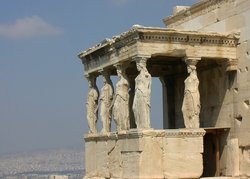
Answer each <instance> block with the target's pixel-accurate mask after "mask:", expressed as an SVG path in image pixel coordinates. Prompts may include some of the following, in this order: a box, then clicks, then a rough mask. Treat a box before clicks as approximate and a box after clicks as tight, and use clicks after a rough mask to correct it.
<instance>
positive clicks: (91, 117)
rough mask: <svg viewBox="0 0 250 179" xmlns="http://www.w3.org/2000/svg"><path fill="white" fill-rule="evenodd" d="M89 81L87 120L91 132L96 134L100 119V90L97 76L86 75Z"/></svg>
mask: <svg viewBox="0 0 250 179" xmlns="http://www.w3.org/2000/svg"><path fill="white" fill-rule="evenodd" d="M86 78H87V80H88V83H89V93H88V98H87V102H86V109H87V121H88V125H89V133H91V134H95V133H96V132H97V130H96V123H97V119H98V98H99V91H98V88H97V86H96V76H93V75H89V76H86Z"/></svg>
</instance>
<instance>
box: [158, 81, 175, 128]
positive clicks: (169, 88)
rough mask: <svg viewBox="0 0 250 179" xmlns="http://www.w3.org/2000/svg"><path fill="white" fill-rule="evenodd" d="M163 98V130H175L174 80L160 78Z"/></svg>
mask: <svg viewBox="0 0 250 179" xmlns="http://www.w3.org/2000/svg"><path fill="white" fill-rule="evenodd" d="M160 81H161V83H162V94H163V95H162V97H163V128H164V129H175V126H176V125H175V118H176V116H175V85H176V84H175V78H173V77H171V78H167V77H161V78H160Z"/></svg>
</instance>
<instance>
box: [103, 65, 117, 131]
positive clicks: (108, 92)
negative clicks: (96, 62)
mask: <svg viewBox="0 0 250 179" xmlns="http://www.w3.org/2000/svg"><path fill="white" fill-rule="evenodd" d="M101 73H102V75H103V87H102V89H101V96H100V105H101V107H100V108H101V111H100V117H101V121H102V126H103V127H102V131H101V132H102V133H107V132H110V131H111V103H112V100H113V92H114V88H113V84H112V81H111V79H110V74H109V73H108V72H107V71H105V70H104V71H102V72H101Z"/></svg>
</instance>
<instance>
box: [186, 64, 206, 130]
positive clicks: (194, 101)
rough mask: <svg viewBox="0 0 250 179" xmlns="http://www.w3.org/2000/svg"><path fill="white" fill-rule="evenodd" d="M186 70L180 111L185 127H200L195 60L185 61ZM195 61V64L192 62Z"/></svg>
mask: <svg viewBox="0 0 250 179" xmlns="http://www.w3.org/2000/svg"><path fill="white" fill-rule="evenodd" d="M186 63H187V70H188V74H189V76H188V77H187V78H186V80H185V81H184V83H185V89H184V98H183V104H182V113H183V118H184V124H185V127H186V128H199V127H200V116H199V115H200V108H201V105H200V92H199V79H198V77H197V72H196V66H195V64H196V63H197V61H195V62H190V61H187V62H186ZM193 63H195V64H193Z"/></svg>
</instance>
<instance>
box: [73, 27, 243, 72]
mask: <svg viewBox="0 0 250 179" xmlns="http://www.w3.org/2000/svg"><path fill="white" fill-rule="evenodd" d="M238 40H239V34H238V33H231V34H224V33H214V32H197V31H183V30H175V29H168V28H157V27H143V26H139V25H135V26H133V28H131V29H130V30H129V31H127V32H125V33H122V34H121V35H119V36H115V37H113V38H112V39H105V40H104V41H102V42H101V43H99V44H97V45H96V46H94V47H92V48H90V49H88V50H86V51H83V52H81V53H80V54H79V55H78V56H79V58H80V59H81V60H82V63H83V64H84V68H85V75H87V74H89V73H97V72H98V71H100V70H102V69H105V68H113V65H115V64H117V63H120V62H126V61H133V59H134V58H135V57H138V56H142V57H147V58H151V59H152V60H153V59H154V58H156V57H159V56H160V57H166V59H165V60H168V58H176V57H178V58H189V57H191V58H199V59H201V60H202V59H223V60H225V59H227V60H230V61H233V62H234V63H233V65H235V63H236V64H237V60H236V47H237V45H238ZM229 64H230V63H229ZM228 69H231V70H233V69H234V68H230V67H229V68H228Z"/></svg>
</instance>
